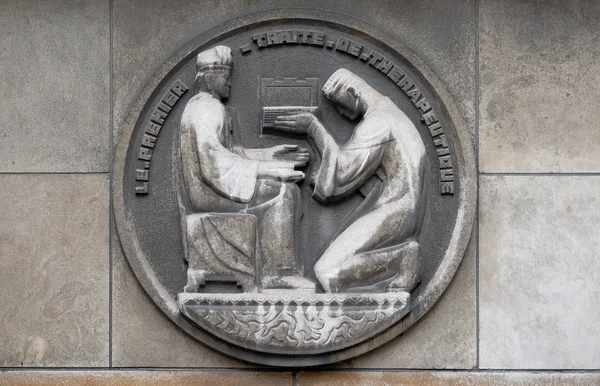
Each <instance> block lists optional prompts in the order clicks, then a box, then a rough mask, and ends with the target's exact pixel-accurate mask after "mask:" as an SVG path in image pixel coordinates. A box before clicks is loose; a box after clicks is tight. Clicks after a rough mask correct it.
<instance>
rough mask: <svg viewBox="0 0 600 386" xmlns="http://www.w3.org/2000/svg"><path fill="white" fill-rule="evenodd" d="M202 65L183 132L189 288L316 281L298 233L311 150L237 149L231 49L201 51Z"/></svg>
mask: <svg viewBox="0 0 600 386" xmlns="http://www.w3.org/2000/svg"><path fill="white" fill-rule="evenodd" d="M196 66H197V68H196V69H197V73H196V94H195V95H194V96H193V97H192V98H191V99H190V100H189V101H188V102H187V104H186V106H185V109H184V111H183V114H182V117H181V124H180V131H179V161H180V170H179V176H180V179H181V189H180V192H179V193H180V195H179V202H180V214H181V225H182V233H183V237H184V248H185V253H186V258H187V261H188V264H189V267H188V282H187V285H186V287H185V291H186V292H197V291H198V289H199V286H201V285H205V284H206V282H207V281H213V282H227V281H229V282H231V281H233V282H236V281H237V283H239V284H241V285H242V286H243V287H244V288H243V290H244V291H254V290H256V289H257V286H263V287H270V286H275V287H278V286H283V287H285V286H286V285H289V286H294V285H296V286H300V287H301V286H303V285H308V286H310V285H312V286H313V288H314V284H312V283H310V282H308V281H303V280H302V279H301V278H300V277H299V272H298V269H297V267H296V261H295V248H296V245H295V239H294V223H295V221H296V219H297V217H298V215H297V211H298V206H297V201H298V198H299V189H298V186H297V185H296V182H297V181H299V180H301V179H303V178H304V173H302V172H301V171H297V170H295V168H296V167H300V166H304V165H306V163H307V162H308V153H307V152H306V151H302V150H299V149H298V148H297V146H293V145H280V146H275V147H273V148H268V149H243V148H234V147H233V141H232V127H231V126H232V123H231V119H230V117H229V114H228V111H227V109H226V107H225V105H224V104H223V100H225V99H227V98H228V97H229V93H230V88H231V81H230V78H231V71H232V66H233V56H232V53H231V50H230V49H229V48H228V47H225V46H217V47H214V48H212V49H209V50H207V51H204V52H201V53H200V54H199V55H198V57H197V64H196ZM281 155H286V156H287V157H286V159H280V158H279V157H280V156H281ZM256 240H259V242H258V244H259V245H256V243H257V241H256ZM257 250H259V251H260V254H257V253H256V251H257ZM257 255H259V256H257ZM256 259H260V260H261V261H260V264H257V261H255V260H256ZM256 266H259V267H262V270H261V272H256V269H255V267H256Z"/></svg>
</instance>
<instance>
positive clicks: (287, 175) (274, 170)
mask: <svg viewBox="0 0 600 386" xmlns="http://www.w3.org/2000/svg"><path fill="white" fill-rule="evenodd" d="M294 167H295V165H294V163H293V162H287V161H264V162H261V163H260V164H259V167H258V176H259V177H265V178H273V179H276V180H279V181H284V182H298V181H300V180H302V179H304V173H302V172H301V171H298V170H294Z"/></svg>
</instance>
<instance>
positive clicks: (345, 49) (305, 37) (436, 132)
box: [240, 30, 454, 195]
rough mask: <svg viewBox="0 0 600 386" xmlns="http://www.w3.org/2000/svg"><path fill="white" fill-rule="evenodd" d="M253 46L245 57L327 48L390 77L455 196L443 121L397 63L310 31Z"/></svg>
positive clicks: (272, 36) (262, 37)
mask: <svg viewBox="0 0 600 386" xmlns="http://www.w3.org/2000/svg"><path fill="white" fill-rule="evenodd" d="M252 42H253V43H250V44H245V45H243V46H241V47H240V51H241V53H242V55H246V54H249V53H250V52H252V50H253V48H256V49H259V50H260V49H264V48H268V47H272V46H277V45H282V44H290V45H298V44H304V45H313V46H318V47H324V48H326V49H328V50H332V51H335V52H340V53H344V54H347V55H351V56H354V57H356V58H358V60H360V61H362V62H364V63H366V64H368V65H370V66H372V67H374V68H376V69H377V70H379V71H380V72H381V73H382V74H384V75H386V76H387V78H388V79H390V80H391V81H392V82H394V84H395V85H396V86H397V87H399V88H400V89H401V90H402V91H403V92H404V93H405V94H406V95H407V96H408V98H409V99H410V101H411V102H412V104H413V105H414V106H415V107H416V108H417V109H418V111H419V114H420V115H421V120H422V121H423V122H424V123H425V124H426V125H427V128H428V129H429V133H430V134H431V137H432V139H433V143H434V145H435V148H436V153H437V157H438V162H439V167H440V193H441V194H442V195H453V194H454V167H453V165H452V157H451V154H450V153H451V151H450V147H449V146H448V139H447V137H446V134H445V132H444V128H443V127H442V125H441V123H440V121H439V120H438V118H437V115H436V113H435V111H434V110H433V108H432V107H431V104H430V103H429V101H428V100H427V98H426V97H425V96H423V93H422V92H421V91H420V90H419V89H418V87H417V86H416V85H415V82H414V81H413V80H412V79H411V77H410V76H408V75H407V74H405V73H404V72H403V71H402V69H401V68H400V67H399V66H398V65H397V64H396V63H394V62H393V61H391V60H389V59H388V58H386V57H385V56H383V55H382V54H381V53H379V52H377V51H375V50H372V49H369V48H367V47H365V46H363V45H362V44H359V43H357V42H355V41H353V40H350V39H348V38H345V37H339V38H337V39H335V38H334V37H330V36H327V35H325V34H324V33H321V32H317V31H310V30H286V31H269V32H264V33H260V34H257V35H253V36H252Z"/></svg>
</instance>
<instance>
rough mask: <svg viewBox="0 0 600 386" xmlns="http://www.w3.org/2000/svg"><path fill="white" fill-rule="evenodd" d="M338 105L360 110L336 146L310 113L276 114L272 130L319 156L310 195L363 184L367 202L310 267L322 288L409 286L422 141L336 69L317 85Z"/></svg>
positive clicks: (386, 105) (385, 104)
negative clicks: (301, 137)
mask: <svg viewBox="0 0 600 386" xmlns="http://www.w3.org/2000/svg"><path fill="white" fill-rule="evenodd" d="M323 92H324V94H325V96H326V97H327V98H328V99H329V100H330V101H331V102H332V103H333V104H334V105H336V106H337V108H338V110H339V112H340V113H341V114H343V115H344V116H346V117H347V118H349V119H351V120H354V119H356V118H358V117H362V120H361V121H360V122H359V123H358V124H357V126H356V127H355V129H354V132H353V133H352V136H351V138H350V139H349V140H348V142H346V143H345V144H343V145H339V144H338V143H336V141H335V140H334V139H333V137H332V136H331V135H330V134H329V132H328V131H327V130H326V129H325V127H324V126H323V124H322V123H321V122H319V120H318V119H317V118H316V117H315V116H314V115H312V114H310V113H300V114H295V115H288V116H280V117H278V118H277V120H276V121H275V126H276V128H277V129H279V130H282V131H286V132H291V133H296V134H307V135H308V138H309V140H310V141H311V142H312V144H313V145H314V147H315V148H316V150H317V152H318V153H319V154H320V156H321V164H320V166H319V168H318V171H317V173H316V175H315V177H314V181H313V183H314V192H313V197H315V199H317V200H319V201H320V202H323V203H327V202H330V201H333V200H338V199H341V198H343V197H346V196H347V195H348V194H350V193H352V192H355V191H357V190H358V189H361V188H365V187H370V188H371V195H372V194H378V196H377V197H375V199H374V200H373V201H374V205H373V206H372V207H370V208H368V209H367V210H366V213H365V214H364V215H362V216H360V217H358V218H357V219H355V220H353V222H351V223H350V225H349V226H347V227H346V228H345V229H343V230H342V232H341V233H340V234H339V235H338V236H337V237H335V238H334V240H333V241H332V243H331V244H330V245H329V247H328V248H327V250H326V251H325V252H324V253H323V255H322V256H321V257H320V259H319V260H318V262H317V263H316V265H315V267H314V269H315V274H316V276H317V278H318V280H319V282H320V284H321V285H322V287H323V289H324V290H325V291H326V292H343V291H357V290H361V289H364V290H369V289H370V290H377V289H385V290H393V291H407V292H410V291H411V290H412V289H414V287H415V286H416V285H417V284H418V282H419V281H420V270H421V255H420V248H419V244H418V242H417V236H418V232H419V228H420V224H421V220H422V215H423V208H424V199H425V194H424V190H425V186H424V173H425V167H426V162H427V159H426V155H425V146H424V144H423V141H422V139H421V136H420V135H419V133H418V131H417V128H416V127H415V126H414V124H413V123H412V122H411V121H410V119H409V118H408V117H407V116H406V115H405V114H404V113H403V112H402V111H401V110H400V109H399V108H398V107H397V106H396V105H395V104H394V103H393V102H392V101H391V100H390V99H389V98H387V97H386V96H384V95H382V94H381V93H379V92H378V91H377V90H375V89H374V88H373V87H371V86H370V85H369V84H368V83H367V82H366V81H364V80H363V79H362V78H360V77H359V76H357V75H355V74H354V73H352V72H350V71H348V70H345V69H340V70H338V71H336V72H335V73H334V74H333V75H332V76H331V77H330V78H329V80H328V81H327V82H326V84H325V85H324V87H323Z"/></svg>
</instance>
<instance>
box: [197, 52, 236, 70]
mask: <svg viewBox="0 0 600 386" xmlns="http://www.w3.org/2000/svg"><path fill="white" fill-rule="evenodd" d="M232 67H233V54H232V53H231V49H230V48H229V47H227V46H216V47H213V48H211V49H209V50H206V51H202V52H201V53H199V54H198V57H197V58H196V71H197V72H201V71H208V70H218V69H231V68H232Z"/></svg>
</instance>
